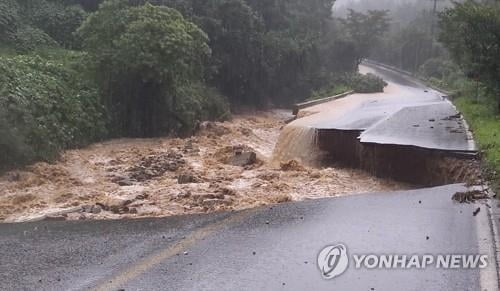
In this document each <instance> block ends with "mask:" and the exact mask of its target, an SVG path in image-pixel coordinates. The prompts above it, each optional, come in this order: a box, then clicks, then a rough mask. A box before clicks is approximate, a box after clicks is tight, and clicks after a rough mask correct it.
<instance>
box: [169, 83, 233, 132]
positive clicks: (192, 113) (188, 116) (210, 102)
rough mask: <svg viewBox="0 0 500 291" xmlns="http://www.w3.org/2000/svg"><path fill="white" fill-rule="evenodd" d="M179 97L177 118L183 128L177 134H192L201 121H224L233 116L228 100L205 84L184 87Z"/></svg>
mask: <svg viewBox="0 0 500 291" xmlns="http://www.w3.org/2000/svg"><path fill="white" fill-rule="evenodd" d="M178 96H179V98H178V100H179V103H178V104H177V108H178V110H177V118H178V120H179V121H180V123H179V124H180V126H181V127H179V128H178V129H177V130H176V131H177V132H180V133H183V134H190V133H192V130H193V129H195V128H196V125H197V124H198V123H199V122H201V121H205V120H215V121H223V120H226V119H228V118H229V117H230V116H231V113H230V109H229V103H228V101H227V99H226V98H225V97H224V96H222V95H221V94H220V93H219V92H218V91H217V90H215V89H214V88H208V87H207V86H206V85H204V84H203V83H193V84H190V85H188V86H184V87H182V88H181V89H180V90H179V92H178Z"/></svg>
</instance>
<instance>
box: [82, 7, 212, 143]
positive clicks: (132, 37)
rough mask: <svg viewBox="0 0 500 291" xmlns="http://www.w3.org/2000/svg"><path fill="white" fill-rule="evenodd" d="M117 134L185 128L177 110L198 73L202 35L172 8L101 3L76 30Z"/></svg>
mask: <svg viewBox="0 0 500 291" xmlns="http://www.w3.org/2000/svg"><path fill="white" fill-rule="evenodd" d="M79 35H80V36H81V37H82V39H83V44H84V48H85V49H86V50H87V51H88V52H89V53H90V55H91V58H92V59H93V63H94V64H95V66H96V72H97V74H98V79H99V80H101V88H102V94H103V96H104V97H105V98H106V104H107V107H108V108H109V110H110V112H113V113H114V116H112V118H111V119H112V124H113V129H114V130H116V133H117V134H125V135H129V136H155V135H159V134H165V133H169V132H172V131H178V130H181V129H183V130H189V128H187V127H190V126H191V124H189V125H188V123H187V122H186V121H185V120H183V118H182V117H181V114H182V112H178V109H179V103H180V100H179V99H181V98H189V96H180V93H181V92H183V91H185V90H183V87H184V86H189V85H190V83H192V82H196V81H200V80H201V79H202V77H203V71H204V69H203V65H204V59H205V58H207V57H208V56H209V55H210V48H209V47H208V45H207V41H208V38H207V36H206V34H205V33H204V32H203V31H202V30H200V29H199V28H198V27H197V26H196V25H194V24H193V23H191V22H189V21H187V20H185V19H184V17H183V16H182V15H181V14H180V13H179V12H178V11H176V10H174V9H172V8H167V7H161V6H153V5H151V4H145V5H143V6H137V7H133V6H130V4H129V1H126V0H109V1H105V2H104V3H103V4H102V5H101V6H100V9H99V10H98V11H97V12H95V13H93V14H91V15H90V17H89V18H88V19H87V20H86V22H85V23H84V24H83V26H82V27H81V28H80V30H79Z"/></svg>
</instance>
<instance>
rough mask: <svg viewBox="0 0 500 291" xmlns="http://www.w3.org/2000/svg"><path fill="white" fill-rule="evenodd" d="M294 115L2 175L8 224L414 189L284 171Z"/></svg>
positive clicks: (119, 143)
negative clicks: (280, 144) (282, 139)
mask: <svg viewBox="0 0 500 291" xmlns="http://www.w3.org/2000/svg"><path fill="white" fill-rule="evenodd" d="M289 118H290V116H289V114H288V112H287V111H279V110H277V111H272V112H257V113H255V112H254V113H252V114H247V115H238V116H235V118H234V119H233V120H232V121H230V122H225V123H204V124H203V125H202V128H201V130H200V132H199V133H198V134H197V135H196V136H194V137H192V138H188V139H179V138H158V139H119V140H112V141H108V142H103V143H98V144H94V145H92V146H90V147H87V148H85V149H80V150H70V151H67V152H65V153H64V154H63V155H62V157H61V158H60V160H59V161H57V162H56V163H54V164H47V163H38V164H35V165H33V166H31V167H28V168H27V169H25V170H23V171H14V172H10V173H7V174H5V175H3V176H2V177H0V220H1V221H4V222H18V221H28V220H34V219H40V218H47V217H48V218H54V219H69V220H75V219H104V218H112V219H116V218H125V217H129V218H135V217H159V216H170V215H178V214H190V213H207V212H214V211H221V210H239V209H245V208H251V207H256V206H261V205H267V204H273V203H282V202H287V201H298V200H304V199H310V198H322V197H331V196H339V195H345V194H349V193H364V192H378V191H390V190H399V189H407V188H409V186H408V185H405V184H402V183H397V182H394V181H391V180H386V179H378V178H375V177H372V176H370V175H369V174H367V173H365V172H363V171H358V170H351V169H336V168H322V169H314V168H309V167H306V166H304V165H301V163H299V162H297V161H288V162H284V163H281V164H279V165H275V164H272V163H271V162H270V160H271V155H272V152H273V149H274V146H275V144H276V141H277V139H278V136H279V134H280V129H281V128H282V127H283V126H284V125H285V120H287V119H289Z"/></svg>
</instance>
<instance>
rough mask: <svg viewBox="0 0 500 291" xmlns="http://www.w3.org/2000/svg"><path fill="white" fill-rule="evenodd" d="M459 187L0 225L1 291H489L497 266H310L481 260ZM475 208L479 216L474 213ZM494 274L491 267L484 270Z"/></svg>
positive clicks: (484, 238)
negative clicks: (431, 257)
mask: <svg viewBox="0 0 500 291" xmlns="http://www.w3.org/2000/svg"><path fill="white" fill-rule="evenodd" d="M463 190H464V189H463V187H462V186H460V185H449V186H443V187H439V188H432V189H422V190H414V191H405V192H394V193H375V194H368V195H358V196H350V197H344V198H334V199H321V200H311V201H306V202H300V203H288V204H280V205H276V206H273V207H264V208H258V209H253V210H248V211H243V212H233V213H220V214H212V215H197V216H181V217H171V218H159V219H142V220H120V221H82V222H78V221H77V222H65V221H45V222H36V223H22V224H2V225H0V250H1V254H2V257H1V261H0V289H1V290H88V289H97V290H120V289H122V290H333V289H335V290H496V288H497V286H496V284H497V279H496V272H495V270H494V268H488V269H485V270H482V271H479V270H477V269H473V270H464V269H458V270H457V269H455V270H445V269H435V268H429V269H423V270H416V269H412V270H367V269H355V268H354V263H353V262H351V263H350V266H349V268H348V270H347V271H346V272H345V273H344V274H343V275H341V276H340V277H337V278H335V279H333V280H324V279H322V277H321V275H320V272H319V270H318V267H317V265H316V263H315V262H316V256H317V254H318V253H319V251H320V250H321V249H322V248H323V247H324V246H326V245H330V244H336V243H340V242H341V243H344V244H345V245H346V246H347V247H348V252H349V253H350V254H367V253H377V254H422V255H423V254H461V253H466V254H477V253H481V254H487V255H489V260H490V262H493V261H492V260H493V258H494V257H493V255H492V253H493V250H492V246H493V243H492V242H491V241H490V238H491V232H490V227H489V223H488V222H489V220H488V212H487V210H486V207H485V206H484V205H481V204H476V205H472V204H457V203H454V202H453V201H452V199H451V197H452V195H453V194H454V193H455V192H457V191H463ZM478 207H479V208H481V210H480V211H479V213H477V215H476V216H474V215H473V213H474V212H475V211H476V209H477V208H478ZM490 266H491V267H494V263H491V264H490Z"/></svg>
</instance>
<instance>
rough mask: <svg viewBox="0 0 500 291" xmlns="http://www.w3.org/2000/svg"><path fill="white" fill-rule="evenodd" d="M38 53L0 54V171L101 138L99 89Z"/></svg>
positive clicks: (53, 155) (52, 155) (102, 125)
mask: <svg viewBox="0 0 500 291" xmlns="http://www.w3.org/2000/svg"><path fill="white" fill-rule="evenodd" d="M80 77H81V76H80V74H79V73H78V72H76V71H73V70H71V68H69V67H67V66H64V65H62V64H61V63H58V62H54V61H48V60H45V59H42V58H40V57H39V56H16V57H0V108H2V111H0V134H1V135H2V141H1V142H0V149H1V156H0V169H6V168H9V167H12V166H18V165H23V164H26V163H29V162H33V161H36V160H46V161H47V160H51V159H53V158H55V157H57V154H58V153H59V151H60V150H62V149H65V148H69V147H75V146H80V145H84V144H87V143H89V142H91V141H94V140H96V139H98V138H99V137H101V136H103V134H104V132H105V130H104V126H105V123H104V121H103V120H104V119H103V116H104V115H103V110H102V106H100V103H99V96H98V94H97V90H96V89H95V88H93V87H92V86H90V85H89V84H86V83H84V82H83V81H81V78H80Z"/></svg>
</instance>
